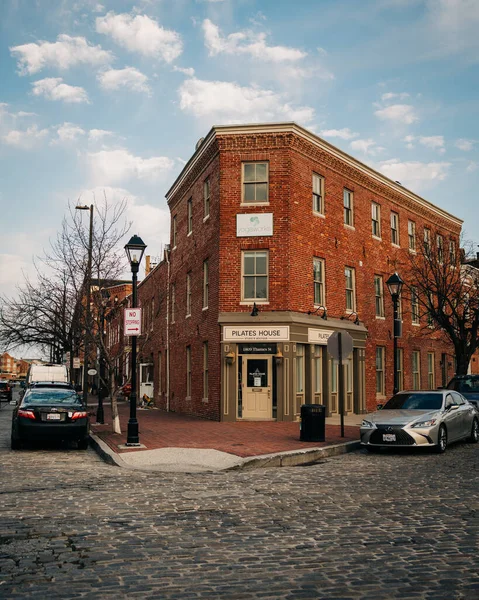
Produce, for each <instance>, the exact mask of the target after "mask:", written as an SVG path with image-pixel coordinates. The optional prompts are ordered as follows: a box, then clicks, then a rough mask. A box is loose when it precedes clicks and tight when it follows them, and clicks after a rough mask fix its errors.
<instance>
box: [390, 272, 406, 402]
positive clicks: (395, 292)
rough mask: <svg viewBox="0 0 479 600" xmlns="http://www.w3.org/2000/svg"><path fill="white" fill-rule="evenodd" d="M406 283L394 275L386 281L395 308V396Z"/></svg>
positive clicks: (397, 388) (397, 386)
mask: <svg viewBox="0 0 479 600" xmlns="http://www.w3.org/2000/svg"><path fill="white" fill-rule="evenodd" d="M403 283H404V281H403V280H402V279H401V277H400V276H399V275H398V274H397V273H394V274H393V275H391V277H390V278H389V279H388V280H387V281H386V285H387V286H388V289H389V293H390V294H391V297H392V299H393V308H394V324H393V343H394V389H393V394H397V393H398V391H399V377H398V337H401V329H402V328H401V321H400V319H399V314H398V304H399V296H400V295H401V290H402V286H403Z"/></svg>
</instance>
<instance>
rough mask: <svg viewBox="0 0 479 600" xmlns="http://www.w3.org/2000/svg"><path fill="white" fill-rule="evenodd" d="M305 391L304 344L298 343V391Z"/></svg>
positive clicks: (299, 392)
mask: <svg viewBox="0 0 479 600" xmlns="http://www.w3.org/2000/svg"><path fill="white" fill-rule="evenodd" d="M303 392H304V344H296V393H297V394H302V393H303Z"/></svg>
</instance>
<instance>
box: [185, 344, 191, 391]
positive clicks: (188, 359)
mask: <svg viewBox="0 0 479 600" xmlns="http://www.w3.org/2000/svg"><path fill="white" fill-rule="evenodd" d="M186 397H187V398H191V346H186Z"/></svg>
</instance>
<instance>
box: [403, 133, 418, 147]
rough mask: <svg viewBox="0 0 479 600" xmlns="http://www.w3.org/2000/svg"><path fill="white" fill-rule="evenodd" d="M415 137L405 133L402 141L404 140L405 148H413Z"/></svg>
mask: <svg viewBox="0 0 479 600" xmlns="http://www.w3.org/2000/svg"><path fill="white" fill-rule="evenodd" d="M415 139H416V138H415V137H414V136H413V135H407V136H406V137H405V138H404V141H405V142H406V148H409V150H412V149H413V148H414V143H413V142H414V140H415Z"/></svg>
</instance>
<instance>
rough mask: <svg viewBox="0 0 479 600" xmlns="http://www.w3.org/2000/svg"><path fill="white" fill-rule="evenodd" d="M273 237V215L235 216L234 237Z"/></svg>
mask: <svg viewBox="0 0 479 600" xmlns="http://www.w3.org/2000/svg"><path fill="white" fill-rule="evenodd" d="M271 235H273V213H258V214H255V215H252V214H251V213H250V214H248V215H236V237H259V236H271Z"/></svg>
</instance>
